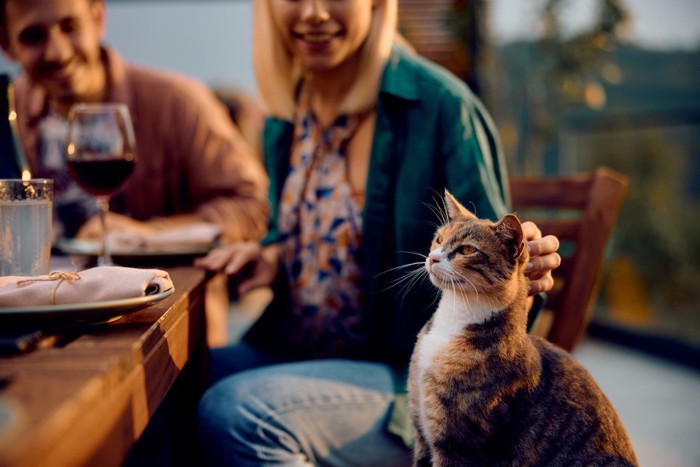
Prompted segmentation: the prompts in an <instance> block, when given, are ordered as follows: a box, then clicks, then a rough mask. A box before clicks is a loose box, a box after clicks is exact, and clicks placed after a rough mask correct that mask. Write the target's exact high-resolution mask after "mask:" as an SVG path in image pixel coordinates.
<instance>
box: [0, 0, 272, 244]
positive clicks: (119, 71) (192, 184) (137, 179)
mask: <svg viewBox="0 0 700 467" xmlns="http://www.w3.org/2000/svg"><path fill="white" fill-rule="evenodd" d="M106 14H107V12H106V6H105V2H104V0H0V15H2V16H1V17H0V43H1V45H2V48H3V50H4V52H5V54H6V55H7V56H8V57H9V58H10V59H11V60H13V61H16V62H18V63H19V64H20V65H21V67H22V71H23V73H22V75H21V76H19V77H18V78H17V79H16V80H15V96H16V109H17V115H18V127H19V134H20V139H21V141H22V144H23V146H24V148H25V151H26V153H27V156H28V159H29V164H30V169H31V171H32V175H33V176H35V177H47V178H53V179H54V181H55V187H56V194H55V206H56V208H57V216H56V217H55V220H56V222H55V225H56V226H57V227H58V229H62V232H61V231H59V232H58V234H59V235H61V234H62V235H64V236H69V237H70V236H73V235H74V234H76V233H77V234H78V235H79V236H82V237H86V236H90V234H91V233H92V234H97V233H99V232H94V229H95V227H96V226H97V225H99V224H98V223H96V222H94V221H91V222H88V223H87V224H84V225H83V223H84V221H85V220H86V219H87V218H88V217H90V216H91V215H92V214H93V213H94V207H93V206H94V205H93V202H92V200H91V199H90V198H89V197H88V196H87V195H86V194H85V193H83V192H82V191H81V190H80V189H79V188H78V187H77V186H76V185H75V184H74V183H73V181H72V180H71V178H70V176H69V175H68V172H67V170H66V168H65V162H64V159H65V158H64V151H65V137H66V132H67V121H66V116H67V114H68V111H69V109H70V107H71V105H73V104H75V103H78V102H100V101H105V102H120V103H124V104H126V105H127V106H128V107H129V110H130V112H131V116H132V119H133V121H134V126H135V133H136V146H137V157H138V162H137V164H136V168H135V170H134V174H133V176H132V177H131V179H130V180H129V181H128V182H127V184H126V186H125V188H124V190H123V192H122V193H121V194H120V195H118V196H117V197H116V198H115V199H114V200H113V202H112V203H111V204H112V206H111V207H112V208H113V209H112V210H113V212H112V213H110V217H109V220H108V222H109V225H110V228H111V229H119V228H130V229H137V230H140V231H144V230H145V231H148V230H152V229H154V228H156V226H161V225H163V222H164V221H163V218H166V222H168V223H169V224H172V223H174V222H177V223H186V222H200V221H206V222H211V223H216V224H218V225H220V226H221V228H222V231H223V234H224V237H225V238H226V239H227V240H229V241H239V240H249V239H257V238H259V237H260V236H261V235H262V233H263V232H264V230H265V225H266V218H267V201H266V195H267V183H268V182H267V177H266V175H265V172H264V169H263V167H262V164H261V163H260V161H259V159H258V158H257V157H256V156H255V154H254V152H253V151H252V150H251V148H250V147H249V146H248V145H247V143H246V142H245V140H244V139H243V138H242V136H241V135H240V133H239V132H238V130H237V129H236V127H235V126H234V125H233V123H232V122H231V120H230V117H229V116H228V114H227V113H226V109H225V108H224V107H223V105H222V104H221V103H220V102H219V101H218V100H217V98H216V97H215V96H214V94H213V93H212V92H211V91H210V90H209V89H208V88H207V87H206V86H204V85H203V84H202V83H199V82H197V81H194V80H192V79H190V78H186V77H183V76H179V75H176V74H173V73H168V72H164V71H160V70H154V69H149V68H144V67H136V66H133V65H131V64H128V63H126V62H125V61H124V60H123V59H122V58H121V56H120V55H119V54H118V53H117V52H116V51H115V50H113V49H111V48H109V47H107V46H105V45H104V44H103V43H102V41H103V39H104V35H105V21H106V19H105V17H106ZM81 228H82V230H80V231H79V229H81Z"/></svg>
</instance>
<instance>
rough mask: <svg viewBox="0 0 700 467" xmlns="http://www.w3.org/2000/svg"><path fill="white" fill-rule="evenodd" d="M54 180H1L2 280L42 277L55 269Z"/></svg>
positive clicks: (0, 242)
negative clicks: (14, 277) (52, 268)
mask: <svg viewBox="0 0 700 467" xmlns="http://www.w3.org/2000/svg"><path fill="white" fill-rule="evenodd" d="M52 200H53V180H49V179H45V178H42V179H31V180H21V179H3V180H0V276H40V275H44V274H48V273H49V268H50V266H51V220H52V219H51V216H52V214H51V207H52Z"/></svg>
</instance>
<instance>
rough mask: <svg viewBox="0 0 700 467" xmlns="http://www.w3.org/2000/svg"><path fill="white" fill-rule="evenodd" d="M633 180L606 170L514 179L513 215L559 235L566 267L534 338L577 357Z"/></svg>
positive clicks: (549, 295)
mask: <svg viewBox="0 0 700 467" xmlns="http://www.w3.org/2000/svg"><path fill="white" fill-rule="evenodd" d="M627 186H628V180H627V177H626V176H624V175H622V174H620V173H617V172H615V171H614V170H611V169H609V168H605V167H601V168H598V169H596V170H595V171H594V172H592V173H586V174H580V175H575V176H571V177H544V178H542V177H526V176H522V177H511V179H510V189H511V198H512V203H513V209H514V211H515V212H516V213H517V214H518V217H520V219H521V220H532V221H534V222H535V223H536V224H537V225H538V227H539V228H540V230H541V231H542V235H549V234H552V235H556V236H557V237H558V238H559V240H560V242H561V247H560V251H559V253H560V255H561V256H562V263H561V266H560V267H559V268H557V269H555V270H554V272H553V276H554V288H553V290H552V291H550V292H548V293H547V302H546V304H545V309H544V310H543V313H542V315H541V316H540V317H539V319H538V321H537V322H536V323H535V327H534V329H533V331H532V332H533V334H536V335H540V336H542V337H545V338H547V339H548V340H549V341H551V342H553V343H554V344H556V345H558V346H559V347H562V348H563V349H565V350H567V351H572V350H573V348H574V347H575V346H576V344H578V342H579V341H580V339H581V338H582V337H583V335H584V333H585V330H586V327H587V325H588V321H589V320H590V314H591V312H592V309H593V305H594V303H595V299H596V296H597V293H598V286H599V279H600V275H601V272H602V265H603V257H604V254H605V247H606V244H607V242H608V239H609V238H610V234H611V233H612V230H613V227H614V225H615V221H616V220H617V217H618V214H619V212H620V206H621V205H622V201H623V199H624V197H625V194H626V192H627Z"/></svg>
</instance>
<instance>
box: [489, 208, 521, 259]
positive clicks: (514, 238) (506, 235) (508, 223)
mask: <svg viewBox="0 0 700 467" xmlns="http://www.w3.org/2000/svg"><path fill="white" fill-rule="evenodd" d="M496 233H497V234H498V235H499V236H500V237H501V238H502V239H503V240H504V241H505V242H506V243H507V244H508V245H509V246H510V249H511V258H513V259H518V258H520V256H521V255H522V254H523V251H524V250H525V242H524V241H523V240H524V235H523V227H522V225H520V220H519V219H518V217H517V216H515V215H514V214H507V215H505V216H504V217H503V218H502V219H501V220H500V221H498V222H497V223H496Z"/></svg>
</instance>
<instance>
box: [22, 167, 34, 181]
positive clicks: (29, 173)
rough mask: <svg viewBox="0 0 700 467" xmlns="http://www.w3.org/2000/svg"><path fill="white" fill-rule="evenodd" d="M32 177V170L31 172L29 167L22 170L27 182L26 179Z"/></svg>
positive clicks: (24, 179) (23, 178)
mask: <svg viewBox="0 0 700 467" xmlns="http://www.w3.org/2000/svg"><path fill="white" fill-rule="evenodd" d="M31 178H32V174H31V172H29V170H27V169H24V170H23V171H22V181H23V182H26V181H29V180H31Z"/></svg>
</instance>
